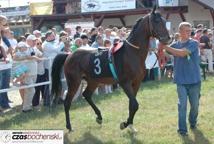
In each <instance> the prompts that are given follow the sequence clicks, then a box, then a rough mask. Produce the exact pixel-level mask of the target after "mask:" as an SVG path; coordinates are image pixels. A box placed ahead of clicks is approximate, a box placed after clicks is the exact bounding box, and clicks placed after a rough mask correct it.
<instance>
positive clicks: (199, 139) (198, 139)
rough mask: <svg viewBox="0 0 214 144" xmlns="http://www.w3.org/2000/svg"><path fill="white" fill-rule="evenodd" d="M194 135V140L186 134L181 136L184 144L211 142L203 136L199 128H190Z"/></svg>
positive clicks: (207, 143) (209, 143)
mask: <svg viewBox="0 0 214 144" xmlns="http://www.w3.org/2000/svg"><path fill="white" fill-rule="evenodd" d="M192 132H193V135H194V141H193V140H191V139H190V138H189V137H188V136H186V137H182V140H183V143H184V144H211V142H210V141H209V140H208V139H207V138H206V137H205V136H204V134H203V133H202V132H201V130H199V129H195V130H192Z"/></svg>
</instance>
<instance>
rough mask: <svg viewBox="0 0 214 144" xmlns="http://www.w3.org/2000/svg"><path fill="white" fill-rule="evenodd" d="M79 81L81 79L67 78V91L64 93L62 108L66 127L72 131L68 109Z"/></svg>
mask: <svg viewBox="0 0 214 144" xmlns="http://www.w3.org/2000/svg"><path fill="white" fill-rule="evenodd" d="M80 83H81V80H78V81H73V80H71V79H67V84H68V92H67V95H66V99H65V100H64V109H65V118H66V128H67V129H68V130H69V132H70V131H72V127H71V123H70V114H69V110H70V107H71V101H72V99H73V97H74V95H75V94H76V91H77V90H78V88H79V85H80Z"/></svg>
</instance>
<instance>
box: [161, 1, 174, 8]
mask: <svg viewBox="0 0 214 144" xmlns="http://www.w3.org/2000/svg"><path fill="white" fill-rule="evenodd" d="M158 4H159V6H160V7H170V6H171V7H173V6H178V0H158Z"/></svg>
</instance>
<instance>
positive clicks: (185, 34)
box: [179, 26, 192, 39]
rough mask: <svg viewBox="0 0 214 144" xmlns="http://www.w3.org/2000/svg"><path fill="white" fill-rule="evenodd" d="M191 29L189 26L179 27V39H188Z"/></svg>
mask: <svg viewBox="0 0 214 144" xmlns="http://www.w3.org/2000/svg"><path fill="white" fill-rule="evenodd" d="M191 31H192V29H191V27H189V26H183V27H181V29H180V30H179V32H180V37H181V39H188V38H190V36H191Z"/></svg>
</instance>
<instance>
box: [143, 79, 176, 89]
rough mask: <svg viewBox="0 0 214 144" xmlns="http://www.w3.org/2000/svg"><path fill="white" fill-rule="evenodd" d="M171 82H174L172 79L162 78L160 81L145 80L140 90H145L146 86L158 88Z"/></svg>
mask: <svg viewBox="0 0 214 144" xmlns="http://www.w3.org/2000/svg"><path fill="white" fill-rule="evenodd" d="M169 83H171V84H173V82H172V80H170V79H162V80H160V81H157V80H155V81H145V82H144V81H143V82H142V83H141V87H140V90H143V89H144V88H149V89H157V87H160V86H162V87H163V86H164V85H168V84H169Z"/></svg>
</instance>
